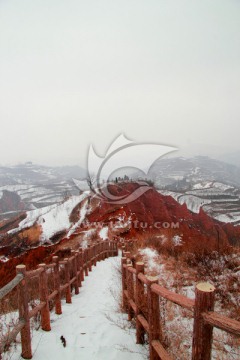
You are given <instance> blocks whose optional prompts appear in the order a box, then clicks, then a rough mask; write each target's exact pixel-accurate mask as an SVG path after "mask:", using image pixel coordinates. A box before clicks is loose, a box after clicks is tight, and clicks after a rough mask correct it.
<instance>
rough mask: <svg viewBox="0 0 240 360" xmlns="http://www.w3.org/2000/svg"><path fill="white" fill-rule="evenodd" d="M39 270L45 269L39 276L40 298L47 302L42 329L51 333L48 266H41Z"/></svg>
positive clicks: (42, 316) (43, 312) (43, 310)
mask: <svg viewBox="0 0 240 360" xmlns="http://www.w3.org/2000/svg"><path fill="white" fill-rule="evenodd" d="M38 268H40V269H43V271H42V272H41V273H40V275H39V296H40V301H41V302H45V306H44V307H43V308H42V310H41V327H42V330H44V331H50V330H51V325H50V310H49V302H48V281H47V272H46V264H39V265H38Z"/></svg>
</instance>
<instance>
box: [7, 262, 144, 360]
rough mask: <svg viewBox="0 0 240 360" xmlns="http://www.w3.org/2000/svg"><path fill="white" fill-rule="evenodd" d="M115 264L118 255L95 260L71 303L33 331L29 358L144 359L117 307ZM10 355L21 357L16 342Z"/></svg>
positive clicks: (66, 359) (45, 359) (73, 359)
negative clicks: (47, 328) (48, 326)
mask: <svg viewBox="0 0 240 360" xmlns="http://www.w3.org/2000/svg"><path fill="white" fill-rule="evenodd" d="M119 265H120V257H118V258H116V257H114V258H109V259H106V260H104V261H101V262H100V263H98V264H97V267H93V271H92V272H90V273H89V276H88V277H86V278H85V280H84V282H83V287H82V288H81V289H80V294H79V295H74V296H73V297H72V304H64V305H63V306H62V310H63V314H62V315H55V314H54V313H51V327H52V330H51V331H50V332H44V331H42V330H38V331H35V330H34V331H33V337H32V350H33V360H43V359H44V360H53V359H58V360H76V359H82V360H110V359H111V360H143V359H145V360H146V358H147V357H146V350H145V349H144V347H142V346H141V345H137V344H136V341H135V330H134V329H133V328H131V323H129V322H128V321H127V315H125V314H122V313H121V312H120V310H119V303H118V301H119V295H120V289H121V285H120V284H121V282H120V274H119V272H118V266H119ZM62 303H63V302H62ZM61 336H64V338H65V339H66V343H67V345H66V347H63V345H62V343H61V340H60V337H61ZM144 350H145V355H144ZM10 356H11V360H19V359H20V358H21V357H20V346H19V345H18V346H17V348H16V350H14V353H13V354H10ZM3 359H4V360H5V359H7V357H3Z"/></svg>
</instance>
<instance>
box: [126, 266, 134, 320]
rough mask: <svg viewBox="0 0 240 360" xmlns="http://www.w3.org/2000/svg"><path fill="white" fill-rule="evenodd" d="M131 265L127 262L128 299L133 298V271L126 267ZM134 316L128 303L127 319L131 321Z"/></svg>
mask: <svg viewBox="0 0 240 360" xmlns="http://www.w3.org/2000/svg"><path fill="white" fill-rule="evenodd" d="M129 267H132V265H131V264H127V291H128V301H129V300H134V284H133V273H131V272H130V271H128V268H129ZM133 318H134V311H133V309H132V307H131V306H130V304H128V321H131V320H132V319H133Z"/></svg>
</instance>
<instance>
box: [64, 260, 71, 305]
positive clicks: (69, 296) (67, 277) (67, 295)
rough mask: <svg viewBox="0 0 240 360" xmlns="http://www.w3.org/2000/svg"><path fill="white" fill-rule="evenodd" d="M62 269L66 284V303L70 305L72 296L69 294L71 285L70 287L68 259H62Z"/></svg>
mask: <svg viewBox="0 0 240 360" xmlns="http://www.w3.org/2000/svg"><path fill="white" fill-rule="evenodd" d="M64 268H65V283H66V284H68V286H67V289H66V303H67V304H71V303H72V294H71V285H70V266H69V260H68V258H65V259H64Z"/></svg>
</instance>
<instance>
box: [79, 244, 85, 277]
mask: <svg viewBox="0 0 240 360" xmlns="http://www.w3.org/2000/svg"><path fill="white" fill-rule="evenodd" d="M79 264H80V279H81V282H82V281H84V257H83V249H82V248H80V249H79Z"/></svg>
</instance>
